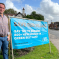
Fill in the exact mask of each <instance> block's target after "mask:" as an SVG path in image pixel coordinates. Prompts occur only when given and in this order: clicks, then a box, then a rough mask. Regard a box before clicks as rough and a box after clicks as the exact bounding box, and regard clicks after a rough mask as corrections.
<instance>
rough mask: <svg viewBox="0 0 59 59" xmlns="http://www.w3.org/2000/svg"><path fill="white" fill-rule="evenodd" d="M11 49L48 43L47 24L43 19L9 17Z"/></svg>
mask: <svg viewBox="0 0 59 59" xmlns="http://www.w3.org/2000/svg"><path fill="white" fill-rule="evenodd" d="M10 26H11V38H12V48H13V49H23V48H28V47H33V46H38V45H43V44H48V43H49V36H48V24H47V22H44V21H37V20H27V19H19V18H10Z"/></svg>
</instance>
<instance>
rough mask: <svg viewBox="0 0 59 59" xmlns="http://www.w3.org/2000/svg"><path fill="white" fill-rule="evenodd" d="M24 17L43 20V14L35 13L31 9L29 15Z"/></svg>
mask: <svg viewBox="0 0 59 59" xmlns="http://www.w3.org/2000/svg"><path fill="white" fill-rule="evenodd" d="M26 18H30V19H36V20H44V16H43V15H41V14H36V11H33V12H32V13H31V14H30V15H27V16H26Z"/></svg>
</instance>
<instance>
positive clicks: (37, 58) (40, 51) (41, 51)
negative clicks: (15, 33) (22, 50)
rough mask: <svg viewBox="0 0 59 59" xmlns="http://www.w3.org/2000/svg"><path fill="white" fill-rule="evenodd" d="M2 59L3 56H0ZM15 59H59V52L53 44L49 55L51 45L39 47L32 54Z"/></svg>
mask: <svg viewBox="0 0 59 59" xmlns="http://www.w3.org/2000/svg"><path fill="white" fill-rule="evenodd" d="M0 59H3V58H2V55H0ZM15 59H59V52H58V50H57V49H56V47H55V46H54V45H53V44H52V43H51V53H49V44H45V45H39V46H36V47H35V48H34V50H33V51H32V52H29V53H28V54H27V55H24V56H21V57H17V58H16V57H15Z"/></svg>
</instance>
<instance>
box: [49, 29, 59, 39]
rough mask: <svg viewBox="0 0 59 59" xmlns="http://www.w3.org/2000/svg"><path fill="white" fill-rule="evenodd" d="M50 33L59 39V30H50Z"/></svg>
mask: <svg viewBox="0 0 59 59" xmlns="http://www.w3.org/2000/svg"><path fill="white" fill-rule="evenodd" d="M49 33H50V34H52V35H55V36H56V38H58V39H59V30H50V29H49Z"/></svg>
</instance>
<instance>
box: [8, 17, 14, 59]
mask: <svg viewBox="0 0 59 59" xmlns="http://www.w3.org/2000/svg"><path fill="white" fill-rule="evenodd" d="M9 22H10V17H9ZM10 36H12V34H11V26H10ZM11 48H12V37H11ZM12 59H14V54H13V48H12Z"/></svg>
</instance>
